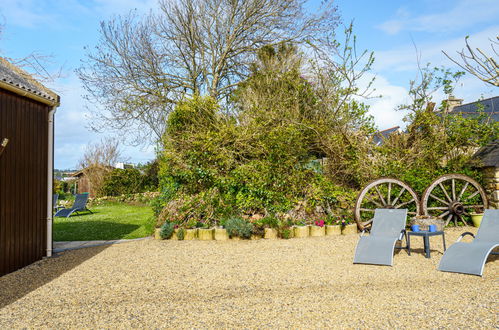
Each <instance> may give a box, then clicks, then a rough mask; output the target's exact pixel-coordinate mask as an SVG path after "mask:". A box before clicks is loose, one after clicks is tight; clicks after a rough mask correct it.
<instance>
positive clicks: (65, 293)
mask: <svg viewBox="0 0 499 330" xmlns="http://www.w3.org/2000/svg"><path fill="white" fill-rule="evenodd" d="M466 230H472V231H475V232H476V230H475V229H474V228H465V229H463V228H461V229H459V230H449V231H448V232H447V242H448V244H449V245H450V243H451V242H454V241H455V239H456V238H457V236H458V234H459V233H461V232H463V231H466ZM357 240H358V237H357V236H356V235H352V236H339V237H320V238H306V239H292V240H258V241H236V242H217V241H209V242H203V241H154V240H143V241H137V242H131V243H127V244H119V245H112V246H101V247H93V248H87V249H82V250H75V251H67V252H65V253H64V254H62V255H61V256H59V257H57V258H52V259H47V260H43V261H40V262H38V263H36V264H34V265H31V266H29V267H26V268H24V269H22V270H20V271H17V272H15V273H12V274H9V275H6V276H4V277H1V278H0V328H2V329H3V328H12V327H15V328H20V327H28V328H40V327H42V328H82V327H85V328H130V327H147V328H151V327H175V328H192V327H196V328H215V327H216V328H220V327H225V328H227V327H245V328H255V327H258V328H266V327H276V326H277V327H290V328H319V327H334V328H340V327H354V328H366V327H368V328H394V327H396V328H402V327H408V328H416V327H431V328H437V327H448V328H468V327H473V328H494V327H498V326H499V322H498V311H499V290H498V288H499V286H498V284H499V281H498V275H499V261H498V260H499V258H497V257H496V256H493V257H490V258H489V262H488V263H487V265H486V267H485V272H484V277H483V278H480V277H478V276H470V275H461V274H451V273H442V272H438V271H437V270H436V266H437V265H438V262H439V260H440V258H441V251H442V246H441V238H440V237H434V238H431V246H432V258H431V259H425V258H424V255H423V251H422V239H417V238H414V239H413V240H411V243H413V246H414V248H415V249H416V251H415V253H414V254H413V255H412V256H410V257H409V256H408V255H407V253H406V252H405V251H400V252H398V253H397V255H396V256H395V259H394V267H380V266H368V265H353V264H352V258H353V252H354V249H355V245H356V243H357Z"/></svg>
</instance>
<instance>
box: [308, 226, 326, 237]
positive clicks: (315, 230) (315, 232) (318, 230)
mask: <svg viewBox="0 0 499 330" xmlns="http://www.w3.org/2000/svg"><path fill="white" fill-rule="evenodd" d="M324 235H326V227H324V226H322V227H321V226H310V236H311V237H320V236H324Z"/></svg>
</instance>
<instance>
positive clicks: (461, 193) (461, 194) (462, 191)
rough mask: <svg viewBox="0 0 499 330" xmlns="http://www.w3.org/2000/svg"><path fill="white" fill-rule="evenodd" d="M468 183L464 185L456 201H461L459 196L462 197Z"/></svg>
mask: <svg viewBox="0 0 499 330" xmlns="http://www.w3.org/2000/svg"><path fill="white" fill-rule="evenodd" d="M469 184H470V183H469V182H468V181H466V183H465V184H464V186H463V189H461V192H460V193H459V195H457V200H460V199H461V196H463V194H464V192H465V191H466V188H468V185H469Z"/></svg>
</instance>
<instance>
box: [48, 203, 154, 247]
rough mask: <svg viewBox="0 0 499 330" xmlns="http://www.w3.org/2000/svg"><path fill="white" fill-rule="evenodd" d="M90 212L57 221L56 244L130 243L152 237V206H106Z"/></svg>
mask: <svg viewBox="0 0 499 330" xmlns="http://www.w3.org/2000/svg"><path fill="white" fill-rule="evenodd" d="M90 210H92V212H94V214H90V213H88V212H85V213H82V214H81V215H79V216H78V215H72V216H71V217H69V218H68V219H66V218H59V217H57V218H54V241H87V240H109V239H130V238H139V237H146V236H149V235H151V234H152V232H153V230H154V224H155V220H154V218H153V212H152V209H151V207H150V206H135V205H128V204H120V203H106V204H102V205H99V206H92V207H90Z"/></svg>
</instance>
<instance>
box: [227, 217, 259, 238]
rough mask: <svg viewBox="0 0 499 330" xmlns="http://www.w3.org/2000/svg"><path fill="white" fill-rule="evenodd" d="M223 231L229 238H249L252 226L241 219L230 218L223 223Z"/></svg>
mask: <svg viewBox="0 0 499 330" xmlns="http://www.w3.org/2000/svg"><path fill="white" fill-rule="evenodd" d="M225 229H227V233H228V234H229V236H231V237H241V238H246V239H247V238H250V237H251V234H252V233H253V225H252V224H251V223H249V222H248V221H246V220H245V219H243V218H241V217H231V218H229V219H227V221H225Z"/></svg>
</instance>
